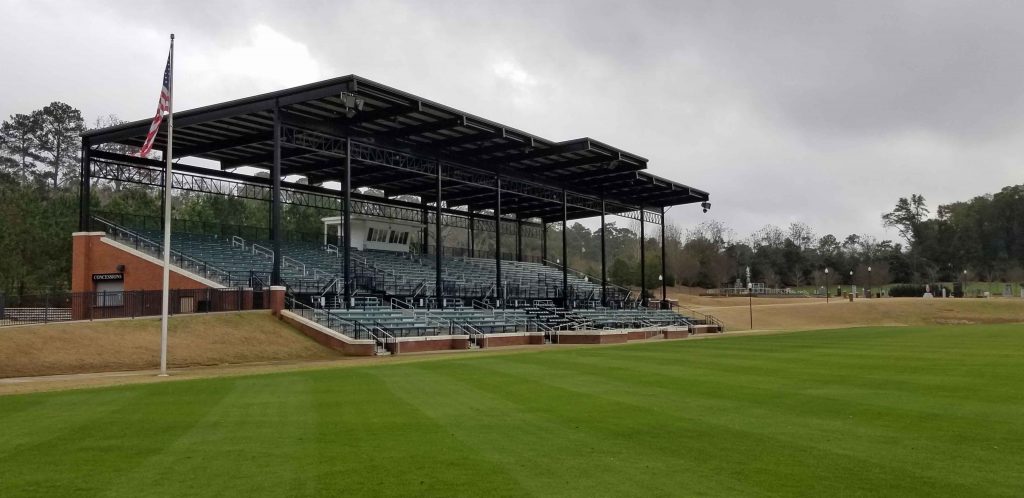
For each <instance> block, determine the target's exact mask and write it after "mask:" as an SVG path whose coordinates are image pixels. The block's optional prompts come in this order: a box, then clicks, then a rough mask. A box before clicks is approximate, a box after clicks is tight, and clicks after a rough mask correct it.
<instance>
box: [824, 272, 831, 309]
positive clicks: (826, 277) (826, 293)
mask: <svg viewBox="0 0 1024 498" xmlns="http://www.w3.org/2000/svg"><path fill="white" fill-rule="evenodd" d="M831 293H832V291H831V290H830V288H829V282H828V268H825V304H828V295H829V294H831Z"/></svg>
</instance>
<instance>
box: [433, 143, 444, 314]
mask: <svg viewBox="0 0 1024 498" xmlns="http://www.w3.org/2000/svg"><path fill="white" fill-rule="evenodd" d="M434 209H435V210H436V211H435V212H434V278H435V281H434V297H435V298H436V299H437V307H438V308H439V309H444V286H443V282H442V281H441V251H442V247H441V161H438V162H437V197H436V198H435V205H434Z"/></svg>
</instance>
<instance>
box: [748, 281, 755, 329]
mask: <svg viewBox="0 0 1024 498" xmlns="http://www.w3.org/2000/svg"><path fill="white" fill-rule="evenodd" d="M747 311H748V312H749V313H750V330H754V284H753V283H751V282H750V267H749V266H748V267H747Z"/></svg>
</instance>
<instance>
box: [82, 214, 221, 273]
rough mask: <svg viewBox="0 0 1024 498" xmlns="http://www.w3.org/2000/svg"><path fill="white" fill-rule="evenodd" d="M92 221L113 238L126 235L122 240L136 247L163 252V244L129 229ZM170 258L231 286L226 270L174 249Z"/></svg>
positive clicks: (95, 217)
mask: <svg viewBox="0 0 1024 498" xmlns="http://www.w3.org/2000/svg"><path fill="white" fill-rule="evenodd" d="M93 219H94V220H96V221H98V222H100V223H102V224H104V225H106V226H107V228H109V229H112V230H113V231H114V232H115V233H114V236H115V238H121V237H122V236H123V235H124V234H127V235H129V236H130V237H124V238H126V239H129V240H131V239H132V238H134V239H135V242H136V246H138V241H143V242H146V243H149V244H151V245H152V246H153V247H154V252H156V253H158V254H160V253H162V252H163V244H162V243H160V242H156V241H154V240H151V239H148V238H146V237H143V236H142V235H139V234H138V233H136V232H133V231H132V230H129V229H127V228H125V227H122V226H120V225H117V224H115V223H113V222H110V221H108V220H105V219H103V218H100V217H98V216H93ZM171 256H172V261H173V258H174V257H177V258H178V261H180V262H184V261H190V262H192V264H193V266H194V269H195V270H196V271H202V272H203V276H204V277H209V276H210V273H211V272H212V273H214V274H215V275H218V276H220V277H221V279H220V280H221V282H223V283H224V284H227V285H231V273H230V272H228V271H226V270H223V269H221V268H219V267H217V266H214V265H211V264H209V263H207V262H205V261H201V260H198V259H196V258H193V257H191V256H189V255H187V254H185V253H182V252H181V251H177V250H175V249H171ZM178 266H180V267H182V268H186V267H185V265H183V264H179V265H178ZM186 269H187V268H186ZM215 278H216V277H215Z"/></svg>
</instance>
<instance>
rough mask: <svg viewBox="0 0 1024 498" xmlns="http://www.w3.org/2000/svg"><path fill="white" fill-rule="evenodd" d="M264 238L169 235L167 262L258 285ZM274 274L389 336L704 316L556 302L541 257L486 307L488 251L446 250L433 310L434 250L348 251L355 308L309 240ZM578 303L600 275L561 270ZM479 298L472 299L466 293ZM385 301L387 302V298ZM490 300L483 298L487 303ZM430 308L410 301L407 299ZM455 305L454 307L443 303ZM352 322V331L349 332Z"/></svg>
mask: <svg viewBox="0 0 1024 498" xmlns="http://www.w3.org/2000/svg"><path fill="white" fill-rule="evenodd" d="M108 227H109V228H111V229H112V231H114V232H116V233H115V234H114V236H115V237H118V238H121V239H122V240H124V239H129V238H130V239H131V240H130V241H131V242H134V243H135V245H136V246H137V247H139V246H140V245H139V243H138V242H139V241H140V240H144V241H145V242H146V244H143V246H144V247H140V248H142V249H148V250H150V251H151V252H152V251H154V250H155V249H158V248H159V247H160V245H161V244H162V241H163V234H162V232H160V231H156V230H141V229H138V230H133V229H126V228H124V227H118V226H116V225H113V224H110V223H108ZM271 247H272V243H271V242H269V241H263V240H258V241H247V240H242V239H240V238H238V237H222V236H216V235H206V234H195V233H175V235H174V237H173V238H172V249H173V250H174V252H175V254H176V257H177V259H176V260H175V261H176V264H180V265H182V266H191V267H193V268H192V269H196V268H201V269H203V271H204V275H206V276H208V277H209V278H212V279H215V280H219V281H221V283H223V284H224V285H227V286H231V287H234V286H263V285H266V284H268V283H269V280H270V279H269V275H270V272H271V271H272V266H273V263H272V254H273V252H272V250H271ZM281 251H282V255H283V257H284V258H283V260H282V265H281V273H282V280H284V282H285V283H286V284H287V286H288V287H289V288H290V290H291V291H292V293H293V294H296V295H300V294H301V295H310V296H317V295H319V296H326V295H331V296H332V299H329V300H328V299H324V300H322V301H315V302H311V303H309V304H315V305H316V306H317V307H321V308H326V309H323V310H318V311H317V316H315V317H313V318H315V319H317V320H318V321H320V320H333V321H336V322H338V323H342V324H343V325H342V327H343V328H345V329H346V330H347V331H350V332H352V333H354V334H356V335H359V334H360V332H359V331H360V330H363V329H365V328H367V327H369V328H372V327H378V328H380V329H382V330H386V331H388V333H390V334H391V335H393V336H395V337H409V336H425V335H438V334H443V333H469V334H491V333H503V332H525V331H552V330H585V329H609V328H616V329H622V328H644V327H664V326H680V327H689V326H690V325H696V324H702V323H703V320H700V319H696V318H690V317H685V316H683V315H680V314H678V313H676V312H674V311H671V310H652V309H645V308H640V307H631V308H617V309H611V308H603V307H598V306H592V307H583V308H578V309H574V310H571V311H570V310H566V309H561V308H558V307H556V306H555V305H554V302H553V299H557V298H560V297H561V291H562V271H561V269H560V268H555V267H551V266H546V265H543V264H540V263H532V262H520V261H502V262H501V265H502V282H503V285H504V287H505V293H504V294H505V296H506V298H507V300H506V303H505V304H506V305H509V304H514V305H518V304H521V306H515V307H514V308H510V309H495V308H494V307H492V306H491V304H494V303H496V301H495V298H496V296H497V291H496V289H495V288H494V275H495V264H496V262H495V261H494V260H493V259H490V258H468V257H461V258H445V260H444V262H443V267H442V285H443V287H444V293H445V296H447V297H450V298H453V300H454V303H452V302H449V303H448V306H446V307H445V308H444V309H436V308H437V306H436V305H437V303H436V300H435V298H436V296H435V291H436V281H435V279H436V272H435V266H434V265H435V259H434V257H433V256H428V255H420V254H412V253H398V252H390V251H374V250H367V251H353V252H352V253H351V254H352V276H353V277H354V278H353V286H354V289H355V292H356V296H357V297H359V298H360V299H361V300H360V303H361V305H360V306H358V308H357V309H342V308H344V306H343V305H342V304H343V303H342V302H340V300H339V299H338V298H337V297H336V296H337V294H338V291H339V290H340V289H341V288H342V287H341V284H340V282H341V279H340V275H341V274H342V268H341V267H342V263H341V256H340V255H339V254H338V252H337V251H336V250H329V249H328V248H325V247H323V246H321V245H320V244H318V243H315V242H299V241H288V242H283V243H282V247H281ZM568 280H569V285H570V286H571V289H572V292H573V295H574V296H575V298H576V300H577V302H582V303H593V302H594V301H595V300H597V299H599V296H600V292H601V285H600V283H599V282H594V281H590V280H589V279H588V278H581V277H579V276H577V275H575V274H570V275H569V277H568ZM475 299H481V300H482V301H480V302H477V304H478V306H477V307H467V306H464V304H467V303H468V301H470V300H475ZM389 300H393V302H392V301H389ZM488 303H491V304H488ZM424 304H425V305H427V307H429V308H434V309H423V308H416V305H424ZM452 304H456V305H455V306H451V305H452ZM349 329H351V330H349Z"/></svg>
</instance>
